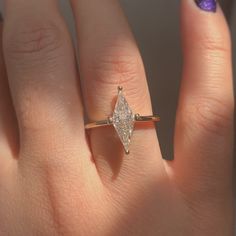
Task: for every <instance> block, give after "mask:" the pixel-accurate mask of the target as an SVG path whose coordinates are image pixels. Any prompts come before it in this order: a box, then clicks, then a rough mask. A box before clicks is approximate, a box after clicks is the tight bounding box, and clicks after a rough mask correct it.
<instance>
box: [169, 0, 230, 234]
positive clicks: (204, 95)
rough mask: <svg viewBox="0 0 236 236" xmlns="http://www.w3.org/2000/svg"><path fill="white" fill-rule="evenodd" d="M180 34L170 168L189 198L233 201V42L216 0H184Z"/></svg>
mask: <svg viewBox="0 0 236 236" xmlns="http://www.w3.org/2000/svg"><path fill="white" fill-rule="evenodd" d="M196 3H197V4H196ZM182 37H183V52H184V68H183V80H182V85H181V94H180V101H179V107H178V112H177V122H176V133H175V161H174V162H173V163H172V164H171V173H172V176H174V179H175V180H176V181H177V182H178V185H179V186H180V187H181V190H182V191H183V192H184V194H186V195H187V196H188V197H189V198H191V199H195V200H196V199H198V201H199V200H200V199H204V201H205V200H206V198H208V200H210V201H211V202H212V201H217V200H219V197H220V198H221V199H222V196H223V197H224V199H225V197H227V203H229V205H230V204H231V203H232V201H231V200H232V169H233V168H232V166H233V164H232V163H233V158H232V156H233V155H232V152H233V111H234V98H233V83H232V62H231V42H230V34H229V29H228V26H227V23H226V20H225V18H224V15H223V13H222V11H221V9H220V7H219V6H218V5H217V3H216V2H215V0H196V1H194V0H182ZM231 207H232V206H231ZM225 209H226V208H225ZM222 235H223V234H222ZM224 235H225V234H224Z"/></svg>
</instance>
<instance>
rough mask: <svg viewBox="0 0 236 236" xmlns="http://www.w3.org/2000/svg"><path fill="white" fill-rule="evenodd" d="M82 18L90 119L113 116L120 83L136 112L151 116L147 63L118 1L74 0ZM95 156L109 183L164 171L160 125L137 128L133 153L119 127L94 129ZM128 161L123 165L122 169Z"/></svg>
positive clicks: (81, 44) (83, 70)
mask: <svg viewBox="0 0 236 236" xmlns="http://www.w3.org/2000/svg"><path fill="white" fill-rule="evenodd" d="M71 3H72V7H73V10H74V14H75V17H76V22H77V30H78V46H79V63H80V73H81V74H80V75H81V78H82V84H83V92H84V100H85V105H86V109H87V114H88V118H89V120H92V121H96V120H101V119H104V118H106V117H107V116H109V115H111V113H112V111H113V109H114V101H115V100H114V98H115V97H116V95H117V86H122V87H123V90H124V94H125V97H126V99H127V101H128V103H129V105H130V107H131V109H132V110H133V112H134V113H140V114H142V115H150V114H151V113H152V109H151V102H150V97H149V92H148V86H147V82H146V77H145V72H144V67H143V63H142V59H141V56H140V54H139V50H138V48H137V45H136V43H135V40H134V38H133V35H132V33H131V31H130V29H129V26H128V23H127V21H126V18H125V17H124V14H123V12H122V10H121V7H120V5H119V2H118V1H116V0H101V1H95V0H76V1H75V0H71ZM90 138H91V147H92V152H93V156H94V159H95V162H96V165H97V168H98V171H99V173H100V176H101V178H102V179H103V181H104V182H106V183H109V182H110V181H111V180H114V179H116V178H117V177H118V176H127V174H128V175H129V176H135V178H137V175H138V173H141V172H142V173H148V174H150V172H151V173H154V172H155V173H162V171H159V172H158V169H159V170H162V169H163V165H162V164H163V163H162V160H161V154H160V149H159V146H158V143H157V138H156V133H155V129H154V126H148V127H147V126H146V128H145V129H143V128H142V129H137V130H136V131H135V133H134V135H133V138H132V141H131V147H130V155H129V156H128V157H124V151H123V149H122V147H121V144H120V141H119V139H118V138H117V135H116V133H115V131H114V129H111V128H110V127H109V128H98V129H93V130H91V132H90ZM121 166H122V168H121Z"/></svg>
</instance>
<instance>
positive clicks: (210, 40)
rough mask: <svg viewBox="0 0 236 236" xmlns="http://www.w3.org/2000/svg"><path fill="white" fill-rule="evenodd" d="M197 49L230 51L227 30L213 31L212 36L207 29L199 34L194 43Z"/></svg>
mask: <svg viewBox="0 0 236 236" xmlns="http://www.w3.org/2000/svg"><path fill="white" fill-rule="evenodd" d="M195 45H196V46H197V48H198V49H203V50H205V51H207V52H216V53H229V52H230V51H231V43H230V35H229V32H228V31H226V32H215V33H214V37H212V34H209V31H208V32H207V33H206V32H205V33H203V34H201V36H199V38H198V40H197V42H196V44H195Z"/></svg>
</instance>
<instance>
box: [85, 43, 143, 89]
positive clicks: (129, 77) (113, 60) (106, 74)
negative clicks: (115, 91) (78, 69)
mask: <svg viewBox="0 0 236 236" xmlns="http://www.w3.org/2000/svg"><path fill="white" fill-rule="evenodd" d="M102 49H103V50H101V51H99V52H97V53H95V56H94V57H93V58H92V61H91V65H90V67H89V72H90V73H93V74H95V78H96V81H98V82H101V83H106V84H116V85H117V84H119V83H122V84H124V83H129V82H132V81H133V80H135V79H137V77H140V73H142V70H143V63H142V60H141V57H140V54H139V52H138V50H136V49H135V50H133V49H132V48H129V47H128V46H127V45H114V44H112V45H108V46H107V45H106V47H105V48H102Z"/></svg>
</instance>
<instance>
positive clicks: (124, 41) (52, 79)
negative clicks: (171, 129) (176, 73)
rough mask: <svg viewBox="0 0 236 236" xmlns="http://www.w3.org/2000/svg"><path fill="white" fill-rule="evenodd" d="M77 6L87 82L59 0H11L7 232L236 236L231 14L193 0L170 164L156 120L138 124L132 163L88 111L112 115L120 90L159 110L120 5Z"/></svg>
mask: <svg viewBox="0 0 236 236" xmlns="http://www.w3.org/2000/svg"><path fill="white" fill-rule="evenodd" d="M201 2H202V1H201ZM210 2H213V1H210ZM71 3H72V8H73V11H74V15H75V18H76V23H77V31H78V49H79V65H80V73H79V74H80V78H79V76H78V71H77V69H76V60H75V56H74V49H73V46H72V43H71V39H70V36H69V33H68V31H67V27H66V25H65V23H64V21H63V18H62V16H61V15H60V13H59V9H58V5H57V1H56V0H40V1H38V0H31V1H25V0H5V13H6V17H5V19H4V30H3V55H4V56H3V57H2V60H1V78H0V96H1V100H0V151H1V152H0V235H1V236H6V235H7V236H21V235H22V236H31V235H32V236H35V235H43V236H47V235H50V236H51V235H68V236H69V235H72V236H77V235H86V236H108V235H112V236H125V235H129V236H132V235H135V236H138V235H140V236H142V235H150V236H152V235H154V236H159V235H160V236H169V235H170V236H185V235H186V236H189V235H191V236H195V235H196V236H211V235H214V236H218V235H219V236H223V235H224V236H228V235H233V193H232V168H233V167H232V166H233V165H232V149H233V148H232V147H233V110H234V101H233V89H232V68H231V48H230V37H229V32H228V27H227V25H226V22H225V19H224V16H223V14H222V12H221V10H220V7H218V8H217V11H216V12H215V13H213V12H206V11H201V10H200V8H199V7H197V5H196V4H195V2H194V0H182V3H181V4H182V21H181V22H182V23H181V24H182V36H183V49H184V67H183V80H182V86H181V91H180V101H179V107H178V112H177V119H176V132H175V160H174V161H172V162H167V161H164V160H163V159H162V156H161V153H160V148H159V145H158V141H157V137H156V132H155V129H154V127H153V126H152V125H148V126H142V127H136V129H135V132H134V135H133V137H132V143H131V146H130V152H131V153H130V155H128V156H125V154H124V151H123V149H122V146H121V143H120V141H119V139H118V137H117V134H116V133H115V131H114V129H113V128H112V127H104V128H98V129H92V130H91V131H90V132H89V135H88V137H87V138H86V132H85V128H84V118H83V114H84V112H83V110H84V108H85V110H86V114H87V116H88V117H89V119H90V120H101V119H104V117H107V116H108V115H110V114H111V113H112V111H113V108H114V107H113V100H114V98H115V96H116V93H117V90H116V88H117V86H118V85H121V86H123V88H124V93H125V96H126V98H127V100H128V102H129V104H130V106H131V108H132V110H133V111H134V112H138V113H140V114H143V115H150V114H152V110H151V103H150V98H149V92H148V88H147V83H146V78H145V72H144V68H143V63H142V60H141V57H140V54H139V50H138V48H137V46H136V43H135V40H134V39H133V36H132V34H131V31H130V29H129V26H128V24H127V21H126V19H125V17H124V16H123V13H122V10H121V8H120V6H119V4H118V1H115V0H100V1H95V0H71ZM211 10H214V9H213V8H211ZM5 65H6V66H5ZM5 68H6V70H5ZM79 79H80V81H81V83H82V86H81V89H80V87H79ZM8 87H9V88H10V89H8ZM82 97H83V101H84V102H82ZM12 101H13V103H12ZM162 119H165V117H162Z"/></svg>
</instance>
